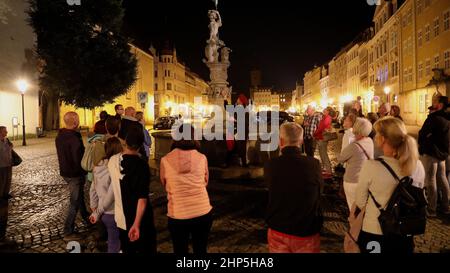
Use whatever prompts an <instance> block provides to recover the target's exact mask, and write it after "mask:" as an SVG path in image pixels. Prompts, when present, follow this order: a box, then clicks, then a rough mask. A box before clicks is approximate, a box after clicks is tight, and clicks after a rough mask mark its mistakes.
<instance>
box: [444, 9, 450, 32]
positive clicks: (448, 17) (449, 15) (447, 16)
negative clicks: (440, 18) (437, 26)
mask: <svg viewBox="0 0 450 273" xmlns="http://www.w3.org/2000/svg"><path fill="white" fill-rule="evenodd" d="M449 29H450V10H449V11H446V12H444V31H447V30H449Z"/></svg>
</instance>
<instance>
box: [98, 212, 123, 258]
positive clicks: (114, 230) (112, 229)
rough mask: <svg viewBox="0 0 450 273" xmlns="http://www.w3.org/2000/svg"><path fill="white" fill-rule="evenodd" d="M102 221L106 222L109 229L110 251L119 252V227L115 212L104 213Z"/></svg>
mask: <svg viewBox="0 0 450 273" xmlns="http://www.w3.org/2000/svg"><path fill="white" fill-rule="evenodd" d="M102 222H103V223H104V224H105V226H106V229H107V231H108V253H119V251H120V237H119V228H118V227H117V225H116V221H115V220H114V214H103V215H102Z"/></svg>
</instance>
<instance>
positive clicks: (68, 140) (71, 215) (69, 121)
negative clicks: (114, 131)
mask: <svg viewBox="0 0 450 273" xmlns="http://www.w3.org/2000/svg"><path fill="white" fill-rule="evenodd" d="M64 124H65V128H63V129H60V130H59V132H58V136H57V137H56V140H55V143H56V151H57V154H58V162H59V172H60V175H61V176H62V177H63V179H64V180H65V181H66V182H67V184H68V185H69V191H70V204H69V209H68V213H67V218H66V222H65V224H64V238H65V239H67V240H74V239H76V238H77V237H76V233H75V219H76V216H77V213H78V210H80V213H81V216H82V218H83V220H85V221H86V222H88V218H89V213H88V211H87V209H86V204H85V203H84V184H85V176H86V172H85V171H84V170H83V169H82V168H81V159H82V158H83V154H84V145H83V140H82V137H81V134H80V133H79V132H78V131H77V129H78V127H79V125H80V120H79V117H78V114H77V113H75V112H67V113H66V114H65V115H64Z"/></svg>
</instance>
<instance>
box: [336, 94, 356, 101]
mask: <svg viewBox="0 0 450 273" xmlns="http://www.w3.org/2000/svg"><path fill="white" fill-rule="evenodd" d="M352 100H353V96H352V95H350V94H347V95H345V96H342V97H340V98H339V102H340V103H347V102H351V101H352Z"/></svg>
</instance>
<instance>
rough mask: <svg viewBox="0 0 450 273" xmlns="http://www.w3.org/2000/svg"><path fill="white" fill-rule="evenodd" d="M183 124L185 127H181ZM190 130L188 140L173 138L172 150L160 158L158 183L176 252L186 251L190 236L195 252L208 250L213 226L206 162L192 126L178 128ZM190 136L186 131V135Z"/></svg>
mask: <svg viewBox="0 0 450 273" xmlns="http://www.w3.org/2000/svg"><path fill="white" fill-rule="evenodd" d="M183 127H184V128H183ZM183 130H189V131H190V132H191V134H190V139H192V140H186V139H183V140H180V141H174V143H173V145H172V151H171V152H170V153H169V154H167V155H166V156H165V157H163V158H162V159H161V166H160V176H161V183H162V184H163V186H164V187H165V189H166V192H167V199H168V204H167V208H168V212H167V216H168V227H169V231H170V234H171V237H172V243H173V249H174V252H175V254H187V253H188V248H189V238H190V236H192V244H193V250H194V253H195V254H205V253H206V252H207V244H208V236H209V232H210V230H211V225H212V213H211V211H212V207H211V204H210V201H209V196H208V191H207V190H206V187H207V185H208V161H207V159H206V157H205V156H204V155H203V154H201V153H200V152H198V150H199V149H200V143H199V142H198V141H195V140H193V139H194V128H193V127H192V126H191V125H186V124H185V125H184V126H182V127H180V131H181V133H183V132H182V131H183ZM188 136H189V134H188Z"/></svg>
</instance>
